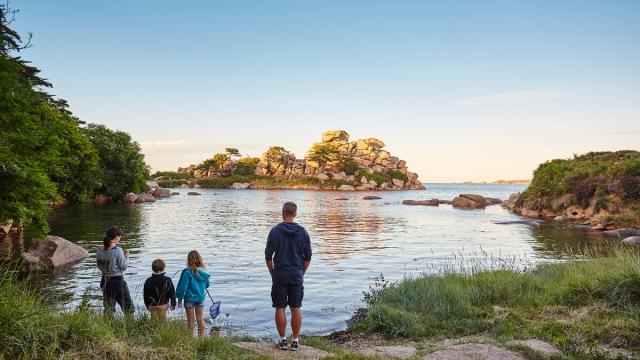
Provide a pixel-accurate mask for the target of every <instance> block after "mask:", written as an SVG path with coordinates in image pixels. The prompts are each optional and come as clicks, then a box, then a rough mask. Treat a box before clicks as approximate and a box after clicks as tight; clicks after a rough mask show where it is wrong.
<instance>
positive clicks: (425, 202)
mask: <svg viewBox="0 0 640 360" xmlns="http://www.w3.org/2000/svg"><path fill="white" fill-rule="evenodd" d="M402 204H403V205H422V206H438V205H440V200H438V199H431V200H404V201H403V202H402Z"/></svg>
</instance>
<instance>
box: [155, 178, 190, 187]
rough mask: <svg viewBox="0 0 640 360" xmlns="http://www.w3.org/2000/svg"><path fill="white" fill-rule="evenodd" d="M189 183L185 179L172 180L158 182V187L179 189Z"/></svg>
mask: <svg viewBox="0 0 640 360" xmlns="http://www.w3.org/2000/svg"><path fill="white" fill-rule="evenodd" d="M187 182H188V181H187V180H185V179H170V180H158V181H157V183H158V186H160V187H163V188H177V187H180V185H182V184H186V183H187Z"/></svg>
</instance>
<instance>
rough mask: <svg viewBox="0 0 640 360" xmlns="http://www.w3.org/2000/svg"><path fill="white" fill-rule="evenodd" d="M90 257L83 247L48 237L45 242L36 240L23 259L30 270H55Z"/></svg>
mask: <svg viewBox="0 0 640 360" xmlns="http://www.w3.org/2000/svg"><path fill="white" fill-rule="evenodd" d="M87 257H89V252H88V251H87V250H85V249H84V248H83V247H81V246H78V245H76V244H74V243H72V242H71V241H68V240H65V239H63V238H61V237H58V236H51V235H50V236H47V237H46V238H45V239H44V240H36V241H34V242H33V243H32V244H31V246H30V247H29V251H27V252H25V253H24V254H22V259H23V260H24V262H25V263H26V264H27V265H28V266H29V268H30V269H32V270H33V269H37V270H45V269H55V268H57V267H60V266H64V265H67V264H72V263H75V262H78V261H80V260H82V259H85V258H87Z"/></svg>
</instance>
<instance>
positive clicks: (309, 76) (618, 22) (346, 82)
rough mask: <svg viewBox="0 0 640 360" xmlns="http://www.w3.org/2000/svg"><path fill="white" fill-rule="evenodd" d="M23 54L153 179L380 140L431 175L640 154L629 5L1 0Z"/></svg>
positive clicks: (635, 28)
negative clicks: (127, 146)
mask: <svg viewBox="0 0 640 360" xmlns="http://www.w3.org/2000/svg"><path fill="white" fill-rule="evenodd" d="M11 5H12V7H14V8H18V9H20V11H21V12H20V14H19V16H18V21H17V22H16V23H15V24H14V26H15V27H16V28H17V29H18V30H19V31H21V32H26V31H31V32H33V33H34V40H33V44H34V47H33V48H31V49H28V50H26V51H25V52H24V54H23V55H24V56H25V57H26V58H28V59H31V60H32V61H33V63H34V64H35V65H37V66H38V67H40V68H42V69H43V70H44V71H43V74H44V76H45V77H47V78H49V79H50V80H51V81H52V82H53V84H54V86H55V87H54V89H53V91H52V92H53V93H54V94H56V95H59V96H61V97H63V98H65V99H67V100H68V101H69V103H70V105H71V110H72V111H73V112H74V113H75V114H76V115H78V116H79V117H80V118H81V119H83V120H85V121H88V122H99V123H103V124H106V125H108V126H110V127H112V128H118V129H122V130H125V131H127V132H129V133H130V134H131V135H132V136H133V137H134V138H135V139H136V140H137V141H139V142H140V143H142V144H143V148H144V151H145V153H146V155H147V160H148V162H149V163H150V164H151V165H152V166H153V168H154V169H161V170H169V169H175V168H176V167H178V166H180V165H188V164H191V163H197V162H199V161H200V160H202V159H204V158H205V157H207V156H210V155H211V154H212V153H214V152H218V151H221V150H223V148H224V147H226V146H235V147H239V148H240V150H241V151H242V152H243V153H247V154H251V155H256V156H259V155H260V154H261V153H262V152H263V151H264V150H265V149H266V148H267V147H268V146H269V145H282V146H285V147H286V148H288V149H290V150H292V151H294V152H295V153H296V155H298V156H299V157H302V156H303V155H304V152H305V150H306V149H307V148H308V146H309V145H311V143H312V142H314V141H318V140H319V139H320V134H321V133H322V132H323V131H325V130H329V129H344V130H347V131H348V132H349V133H350V134H351V135H352V138H354V139H355V138H363V137H372V136H373V137H378V138H380V139H382V140H383V141H385V142H386V143H387V148H388V150H390V151H391V153H392V154H394V155H398V156H400V157H402V158H404V159H406V160H407V162H408V165H409V167H410V168H411V169H412V170H414V171H417V172H418V173H419V174H420V177H421V179H422V180H423V181H425V182H436V181H465V180H495V179H502V178H509V179H513V178H529V177H530V176H531V172H532V170H533V169H534V168H535V167H536V166H537V164H538V163H540V162H542V161H544V160H547V159H550V158H557V157H568V156H571V155H572V154H573V153H582V152H586V151H589V150H614V149H638V148H639V147H640V141H639V140H638V139H640V46H639V45H638V44H640V1H540V0H537V1H511V0H508V1H506V0H505V1H475V0H474V1H471V0H470V1H440V2H435V1H371V0H368V1H348V0H335V1H322V0H314V1H301V0H299V1H268V0H260V1H183V2H175V1H151V0H149V1H108V2H96V1H80V0H78V1H44V0H28V1H27V0H13V1H12V2H11Z"/></svg>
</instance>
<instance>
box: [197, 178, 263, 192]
mask: <svg viewBox="0 0 640 360" xmlns="http://www.w3.org/2000/svg"><path fill="white" fill-rule="evenodd" d="M256 178H257V177H256V176H247V175H231V176H226V177H216V178H209V179H199V180H196V184H198V185H200V186H202V187H203V188H206V189H227V188H229V187H231V185H233V183H248V182H251V181H253V180H255V179H256Z"/></svg>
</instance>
